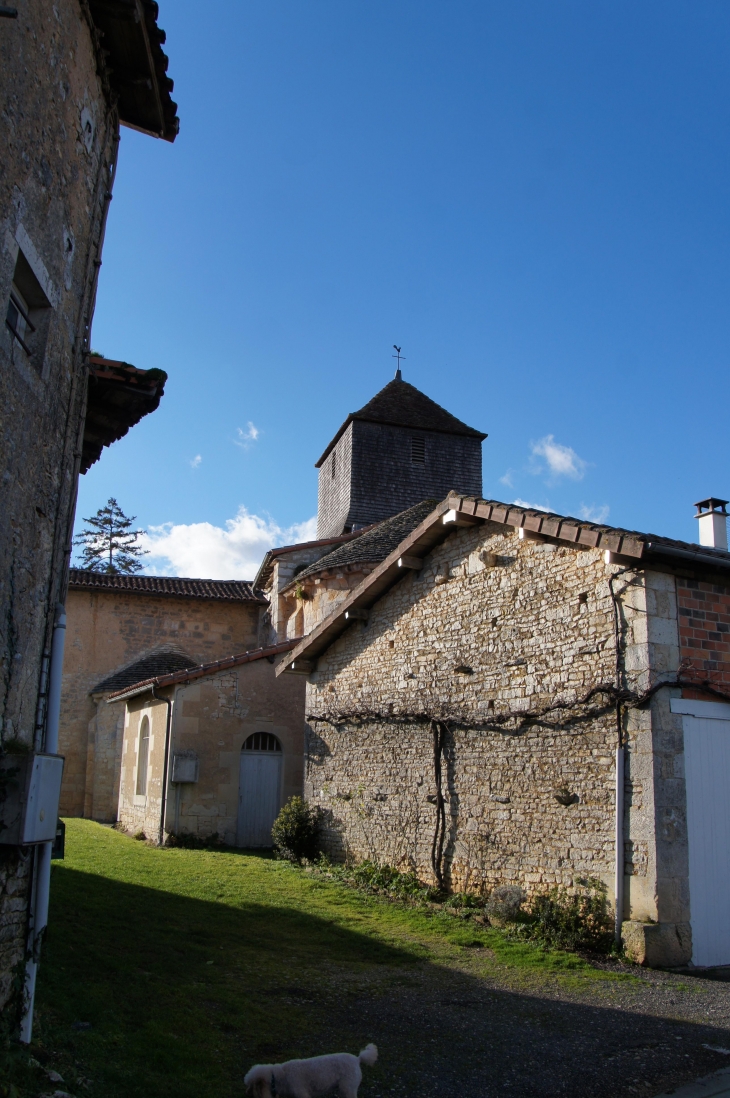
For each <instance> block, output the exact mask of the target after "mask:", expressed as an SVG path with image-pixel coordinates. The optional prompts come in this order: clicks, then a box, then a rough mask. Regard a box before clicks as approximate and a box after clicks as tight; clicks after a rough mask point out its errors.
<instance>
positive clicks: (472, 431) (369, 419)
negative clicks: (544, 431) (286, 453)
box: [314, 412, 489, 469]
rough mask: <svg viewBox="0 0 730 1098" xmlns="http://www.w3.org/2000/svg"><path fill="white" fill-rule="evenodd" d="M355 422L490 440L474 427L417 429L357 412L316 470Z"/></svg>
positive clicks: (352, 414)
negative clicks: (466, 428)
mask: <svg viewBox="0 0 730 1098" xmlns="http://www.w3.org/2000/svg"><path fill="white" fill-rule="evenodd" d="M355 420H357V422H358V423H382V424H384V426H386V427H402V428H404V429H406V430H409V431H423V433H424V434H429V433H430V434H434V435H456V436H457V437H459V438H476V439H479V442H480V443H481V442H484V439H485V438H489V435H488V434H486V433H485V432H484V431H477V430H476V428H472V427H469V428H468V430H465V431H457V430H449V429H448V428H446V427H416V426H414V424H412V423H399V422H398V420H396V419H378V418H377V417H376V416H361V415H358V413H357V412H351V413H350V415H349V416H348V417H347V419H346V420H345V422H344V423H343V424H342V426H341V427H340V429H339V431H338V432H337V434H336V435H335V437H334V438H333V439H332V441H331V442H330V444H329V446H328V447H327V449H326V450H325V451H324V453H323V454H322V456H321V458H320V459H319V461H315V463H314V468H315V469H319V468H320V466H321V465H323V464H324V463H325V461H326V460H327V458H328V457H329V455H330V454H331V452H332V450H333V449H334V448H335V446H336V445H337V443H338V442H339V441H340V439H341V438H342V436H343V435H344V433H345V431H346V430H347V428H348V427H349V426H350V424H351V423H354V422H355Z"/></svg>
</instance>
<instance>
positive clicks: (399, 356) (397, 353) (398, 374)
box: [390, 343, 406, 381]
mask: <svg viewBox="0 0 730 1098" xmlns="http://www.w3.org/2000/svg"><path fill="white" fill-rule="evenodd" d="M393 350H394V351H395V354H394V355H391V356H390V357H391V358H397V359H398V369H397V370H396V371H395V380H396V381H401V380H402V378H401V372H400V361H401V359H403V361H404V362H405V360H406V357H405V355H402V354H401V353H400V351H401V349H400V347H396V345H395V343H394V344H393Z"/></svg>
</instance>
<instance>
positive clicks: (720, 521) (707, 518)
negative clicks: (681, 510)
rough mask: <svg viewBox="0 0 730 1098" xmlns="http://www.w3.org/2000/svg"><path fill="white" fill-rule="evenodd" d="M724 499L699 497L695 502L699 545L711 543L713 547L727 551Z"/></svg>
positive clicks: (725, 502)
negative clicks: (698, 526)
mask: <svg viewBox="0 0 730 1098" xmlns="http://www.w3.org/2000/svg"><path fill="white" fill-rule="evenodd" d="M728 502H730V501H728V500H726V499H715V498H714V496H710V498H709V499H701V500H700V501H699V503H695V507H696V508H697V513H696V515H695V518H696V519H699V523H700V545H711V546H712V548H713V549H725V550H726V551H727V511H726V510H725V507H726V506H727V504H728Z"/></svg>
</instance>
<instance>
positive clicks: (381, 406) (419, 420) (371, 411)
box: [315, 379, 487, 469]
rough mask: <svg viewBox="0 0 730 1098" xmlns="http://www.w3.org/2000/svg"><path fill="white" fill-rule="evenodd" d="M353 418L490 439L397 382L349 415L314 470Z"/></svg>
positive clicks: (402, 383) (399, 381)
mask: <svg viewBox="0 0 730 1098" xmlns="http://www.w3.org/2000/svg"><path fill="white" fill-rule="evenodd" d="M354 419H359V420H366V421H368V422H369V423H390V424H393V426H396V427H411V428H415V429H416V430H420V431H440V432H441V433H443V434H447V435H466V436H468V437H470V438H478V439H479V441H480V442H482V441H483V440H484V439H485V438H486V437H487V436H486V435H485V434H484V432H483V431H477V430H476V429H475V428H474V427H467V425H466V423H462V421H461V420H460V419H457V418H456V416H452V414H451V412H447V411H446V409H445V408H442V407H441V405H440V404H437V403H436V401H435V400H431V398H430V397H427V396H426V394H425V393H422V392H421V391H420V389H416V387H415V385H409V383H408V382H407V381H401V380H400V379H396V380H395V381H389V382H388V384H387V385H386V386H385V388H384V389H381V390H380V392H379V393H376V394H375V396H374V397H373V399H372V400H370V401H368V403H367V404H366V405H365V406H364V407H363V408H361V409H360V411H359V412H350V414H349V416H348V417H347V419H346V420H345V422H344V423H343V424H342V426H341V427H340V429H339V431H338V432H337V434H336V435H335V437H334V438H333V439H332V441H331V442H330V444H329V446H328V447H327V449H326V450H325V452H324V453H323V454H322V456H321V458H320V459H319V461H318V462H316V464H315V468H317V469H318V468H319V466H320V465H321V464H322V462H323V461H325V459H326V458H327V455H328V454H329V452H330V450H331V449H332V447H333V446H335V445H336V444H337V442H338V441H339V439H340V438H341V436H342V434H343V433H344V431H345V429H346V428H347V426H348V424H350V423H352V421H353V420H354Z"/></svg>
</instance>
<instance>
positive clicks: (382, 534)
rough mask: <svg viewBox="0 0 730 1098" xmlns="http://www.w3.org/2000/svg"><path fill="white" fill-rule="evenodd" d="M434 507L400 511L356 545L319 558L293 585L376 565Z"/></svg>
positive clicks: (429, 504) (429, 503)
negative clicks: (309, 578) (354, 566)
mask: <svg viewBox="0 0 730 1098" xmlns="http://www.w3.org/2000/svg"><path fill="white" fill-rule="evenodd" d="M437 503H438V500H437V499H425V500H423V501H422V502H421V503H417V504H416V505H415V506H414V507H409V508H408V510H407V511H401V512H400V514H398V515H393V517H392V518H389V519H385V521H384V522H379V523H378V524H377V526H375V527H372V528H371V529H370V530H367V531H366V532H365V533H364V534H362V535H361V536H360V537H359V538H358V539H357V541H354V542H350V544H348V545H341V546H339V547H338V548H337V549H335V550H333V552H331V553H328V554H327V556H326V557H320V559H319V560H318V561H316V562H315V563H314V564H310V565H309V567H308V568H304V569H302V571H301V572H299V573H298V574H297V575H296V576H295V578H294V580H293V581H292V582H293V583H301V581H302V580H303V579H306V578H307V576H312V575H316V574H317V573H319V572H325V571H328V570H329V569H336V568H344V567H346V566H347V565H348V564H360V563H363V564H364V563H366V562H368V563H370V564H379V563H380V561H381V560H385V558H386V557H387V556H388V554H389V553H392V552H393V550H394V549H395V548H397V546H399V545H400V543H401V542H402V541H403V538H405V537H407V536H408V534H410V532H411V530H415V528H416V527H417V526H418V525H419V523H421V522H423V520H424V519H425V518H426V516H427V515H430V514H431V512H432V511H433V509H434V507H435V506H436V505H437Z"/></svg>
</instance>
